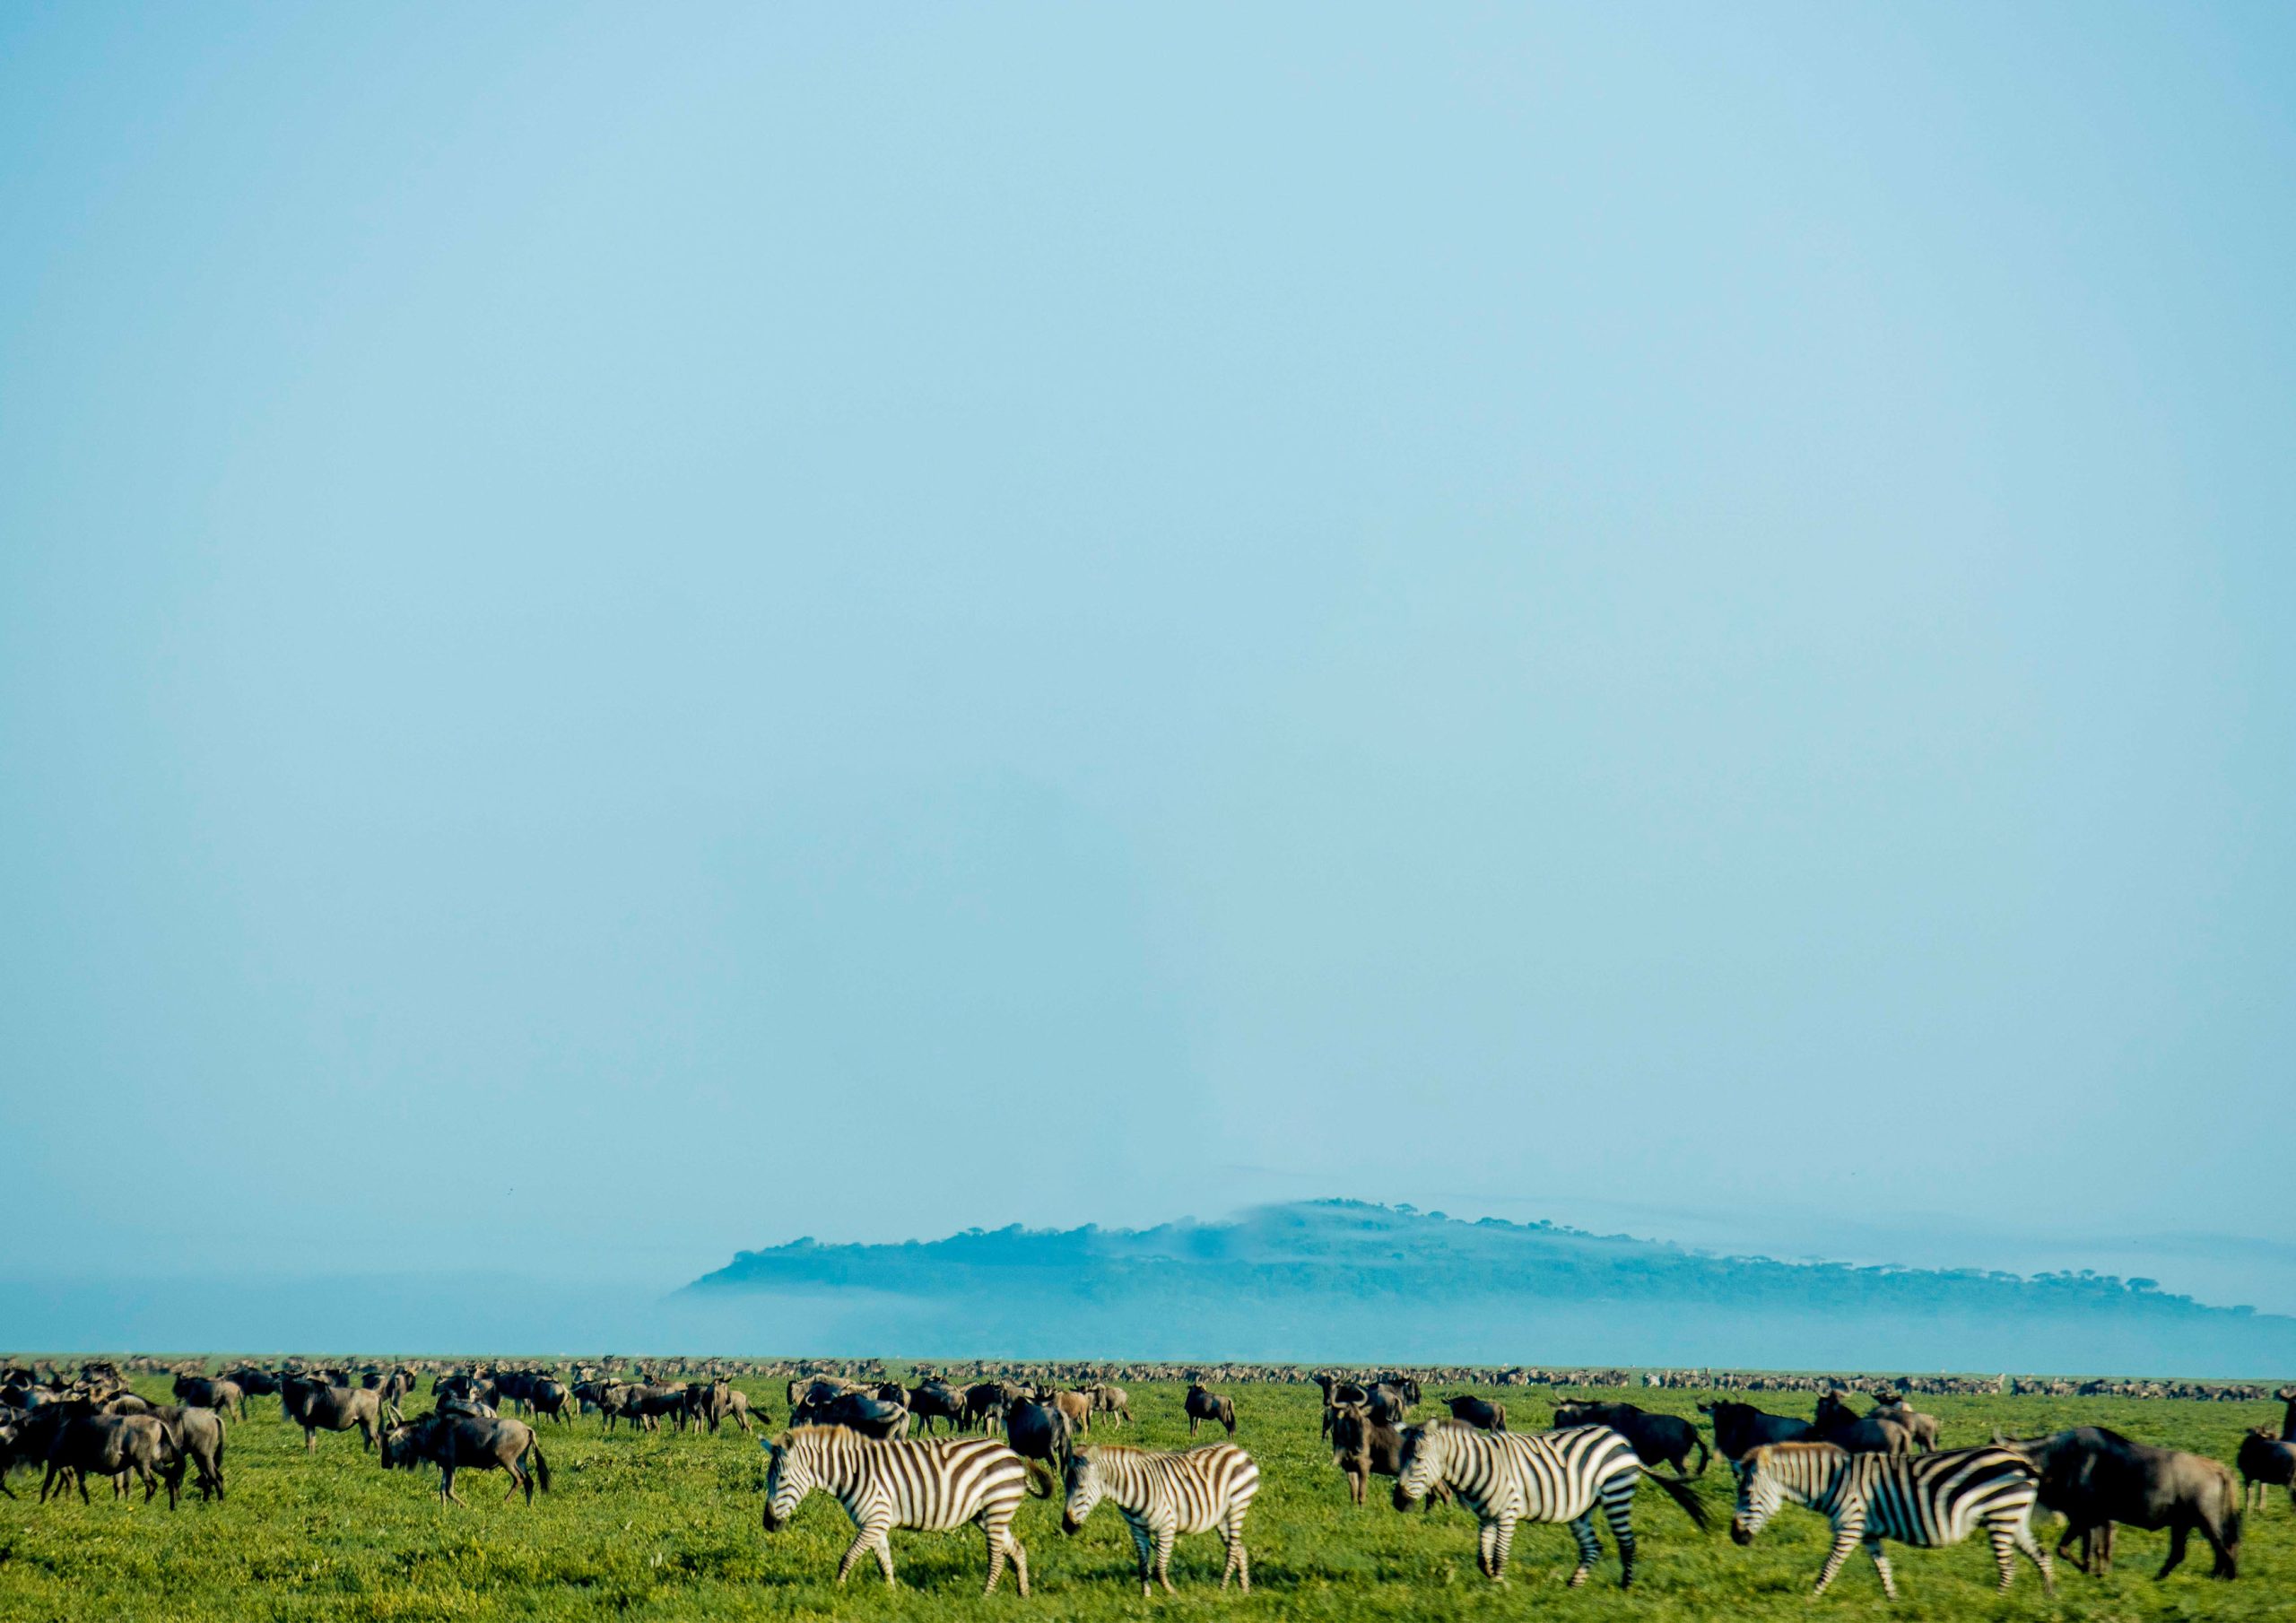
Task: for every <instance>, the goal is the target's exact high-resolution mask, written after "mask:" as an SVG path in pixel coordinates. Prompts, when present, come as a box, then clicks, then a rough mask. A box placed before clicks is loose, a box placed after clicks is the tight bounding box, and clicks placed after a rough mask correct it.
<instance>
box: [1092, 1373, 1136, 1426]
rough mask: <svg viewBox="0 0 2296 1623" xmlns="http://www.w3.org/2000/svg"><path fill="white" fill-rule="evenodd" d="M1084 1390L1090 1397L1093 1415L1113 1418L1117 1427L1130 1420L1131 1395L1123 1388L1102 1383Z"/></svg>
mask: <svg viewBox="0 0 2296 1623" xmlns="http://www.w3.org/2000/svg"><path fill="white" fill-rule="evenodd" d="M1084 1390H1085V1392H1086V1393H1089V1394H1090V1395H1091V1400H1092V1412H1093V1413H1094V1414H1104V1415H1110V1416H1113V1417H1114V1418H1115V1419H1116V1421H1117V1423H1118V1425H1124V1424H1126V1423H1128V1422H1129V1421H1130V1420H1131V1419H1132V1394H1131V1393H1128V1392H1126V1391H1125V1389H1124V1388H1123V1387H1121V1386H1111V1385H1109V1384H1108V1383H1107V1382H1106V1381H1103V1382H1101V1383H1100V1384H1099V1385H1097V1386H1088V1387H1086V1388H1085V1389H1084Z"/></svg>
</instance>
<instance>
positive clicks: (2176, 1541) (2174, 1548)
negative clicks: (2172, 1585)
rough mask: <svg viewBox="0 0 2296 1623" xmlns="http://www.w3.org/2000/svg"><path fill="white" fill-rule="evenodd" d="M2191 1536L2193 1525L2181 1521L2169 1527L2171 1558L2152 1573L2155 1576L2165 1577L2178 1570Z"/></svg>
mask: <svg viewBox="0 0 2296 1623" xmlns="http://www.w3.org/2000/svg"><path fill="white" fill-rule="evenodd" d="M2191 1538H2192V1527H2191V1525H2190V1524H2189V1523H2184V1522H2179V1523H2175V1524H2174V1525H2173V1526H2171V1527H2170V1529H2169V1558H2168V1559H2167V1560H2166V1561H2165V1562H2163V1563H2161V1570H2160V1571H2159V1572H2157V1573H2155V1574H2153V1576H2154V1577H2156V1578H2165V1577H2167V1576H2168V1575H2170V1573H2172V1572H2174V1571H2176V1570H2177V1563H2179V1561H2182V1560H2183V1559H2184V1558H2185V1545H2186V1544H2187V1542H2188V1541H2190V1539H2191Z"/></svg>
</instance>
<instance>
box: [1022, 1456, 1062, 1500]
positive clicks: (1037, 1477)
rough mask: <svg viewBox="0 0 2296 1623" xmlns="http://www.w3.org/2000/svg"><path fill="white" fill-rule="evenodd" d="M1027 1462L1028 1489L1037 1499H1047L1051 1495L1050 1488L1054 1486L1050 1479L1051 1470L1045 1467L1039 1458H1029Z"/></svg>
mask: <svg viewBox="0 0 2296 1623" xmlns="http://www.w3.org/2000/svg"><path fill="white" fill-rule="evenodd" d="M1027 1464H1028V1467H1029V1491H1030V1492H1031V1494H1033V1495H1035V1496H1036V1497H1038V1498H1039V1499H1049V1498H1050V1497H1052V1490H1053V1488H1054V1487H1055V1486H1056V1484H1055V1483H1054V1481H1053V1479H1052V1472H1051V1471H1048V1469H1046V1467H1045V1465H1044V1462H1042V1461H1040V1460H1031V1461H1029V1462H1027Z"/></svg>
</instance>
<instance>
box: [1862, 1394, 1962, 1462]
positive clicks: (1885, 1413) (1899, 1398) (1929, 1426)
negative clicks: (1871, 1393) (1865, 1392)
mask: <svg viewBox="0 0 2296 1623" xmlns="http://www.w3.org/2000/svg"><path fill="white" fill-rule="evenodd" d="M1870 1418H1871V1419H1876V1420H1888V1421H1890V1422H1892V1424H1894V1425H1898V1426H1902V1427H1904V1428H1906V1431H1907V1432H1908V1433H1909V1435H1910V1436H1912V1438H1913V1446H1914V1447H1915V1449H1916V1450H1917V1451H1918V1452H1921V1453H1924V1454H1926V1453H1927V1452H1928V1451H1929V1450H1931V1449H1933V1448H1935V1447H1936V1446H1937V1439H1938V1436H1939V1435H1940V1434H1941V1433H1942V1431H1943V1430H1944V1428H1943V1426H1942V1425H1941V1424H1940V1422H1939V1421H1938V1419H1937V1417H1936V1416H1935V1415H1934V1414H1925V1413H1923V1412H1922V1411H1921V1410H1918V1409H1915V1408H1913V1407H1912V1406H1911V1405H1909V1404H1908V1403H1907V1402H1906V1401H1905V1393H1901V1392H1884V1393H1878V1394H1876V1396H1875V1397H1874V1412H1873V1414H1872V1416H1871V1417H1870Z"/></svg>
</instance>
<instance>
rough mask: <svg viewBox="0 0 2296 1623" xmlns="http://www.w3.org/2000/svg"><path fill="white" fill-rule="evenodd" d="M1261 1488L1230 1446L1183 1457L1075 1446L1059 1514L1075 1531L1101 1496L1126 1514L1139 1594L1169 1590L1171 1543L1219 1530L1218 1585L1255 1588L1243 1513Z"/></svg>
mask: <svg viewBox="0 0 2296 1623" xmlns="http://www.w3.org/2000/svg"><path fill="white" fill-rule="evenodd" d="M1258 1491H1259V1467H1258V1466H1257V1465H1256V1464H1254V1463H1253V1462H1252V1457H1251V1455H1249V1454H1246V1453H1245V1452H1244V1451H1243V1450H1242V1449H1240V1448H1239V1447H1237V1446H1236V1445H1234V1444H1233V1443H1213V1444H1209V1445H1205V1447H1202V1448H1191V1449H1189V1450H1187V1452H1186V1453H1185V1454H1160V1453H1158V1452H1156V1451H1154V1450H1152V1449H1146V1448H1126V1447H1121V1446H1117V1445H1110V1446H1107V1447H1100V1448H1080V1449H1078V1450H1076V1452H1075V1453H1074V1454H1071V1455H1070V1456H1069V1459H1068V1497H1067V1503H1066V1506H1065V1509H1064V1511H1063V1513H1062V1515H1061V1518H1060V1528H1061V1531H1062V1532H1075V1531H1077V1529H1079V1528H1081V1527H1082V1526H1083V1524H1084V1518H1085V1517H1087V1516H1089V1515H1091V1514H1092V1507H1093V1506H1095V1505H1098V1504H1099V1503H1100V1501H1101V1500H1102V1499H1108V1500H1109V1501H1110V1502H1112V1503H1113V1504H1114V1505H1115V1506H1116V1507H1117V1508H1118V1510H1120V1511H1122V1512H1123V1513H1124V1521H1125V1525H1126V1526H1127V1527H1129V1528H1130V1529H1131V1530H1132V1543H1133V1548H1134V1549H1135V1550H1136V1551H1137V1552H1138V1554H1139V1557H1140V1593H1142V1594H1148V1593H1152V1590H1153V1588H1154V1584H1156V1583H1159V1582H1161V1584H1163V1586H1164V1587H1165V1589H1166V1590H1168V1591H1169V1590H1170V1588H1171V1587H1172V1574H1171V1565H1172V1540H1173V1538H1174V1536H1175V1535H1177V1534H1179V1533H1184V1532H1212V1531H1213V1529H1215V1528H1216V1529H1218V1530H1219V1533H1220V1537H1221V1540H1222V1542H1223V1543H1225V1544H1226V1545H1227V1547H1228V1564H1227V1566H1226V1567H1223V1568H1222V1569H1221V1573H1220V1587H1221V1588H1222V1589H1225V1588H1227V1587H1228V1580H1229V1579H1230V1578H1231V1577H1232V1578H1237V1579H1239V1580H1241V1583H1242V1586H1243V1589H1244V1591H1245V1593H1250V1591H1251V1586H1252V1569H1251V1562H1250V1560H1249V1559H1248V1558H1247V1557H1246V1556H1245V1554H1244V1513H1245V1512H1246V1511H1248V1510H1249V1509H1250V1508H1251V1506H1252V1496H1253V1495H1254V1494H1256V1493H1257V1492H1258Z"/></svg>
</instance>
